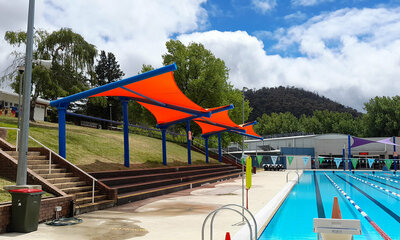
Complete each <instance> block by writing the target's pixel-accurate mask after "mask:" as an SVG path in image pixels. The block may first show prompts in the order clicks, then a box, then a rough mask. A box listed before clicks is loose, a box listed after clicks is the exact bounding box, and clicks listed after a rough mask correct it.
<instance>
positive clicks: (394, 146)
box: [389, 136, 397, 172]
mask: <svg viewBox="0 0 400 240" xmlns="http://www.w3.org/2000/svg"><path fill="white" fill-rule="evenodd" d="M393 143H394V144H396V137H395V136H393ZM395 152H396V145H393V155H394V153H395ZM393 159H394V171H395V172H396V171H397V157H394V156H393ZM389 170H390V169H389Z"/></svg>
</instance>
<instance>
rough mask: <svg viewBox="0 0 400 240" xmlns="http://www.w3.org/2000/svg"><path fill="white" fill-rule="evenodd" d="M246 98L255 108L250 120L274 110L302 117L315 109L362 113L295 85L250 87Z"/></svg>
mask: <svg viewBox="0 0 400 240" xmlns="http://www.w3.org/2000/svg"><path fill="white" fill-rule="evenodd" d="M245 98H246V99H248V100H249V101H250V107H252V108H253V111H252V112H251V114H250V116H249V121H253V120H256V119H257V117H261V116H262V114H263V113H266V114H271V113H273V112H276V113H279V112H282V113H284V112H291V113H292V114H293V115H294V116H296V117H300V116H301V115H302V114H305V115H306V116H311V115H312V114H313V112H314V111H315V110H329V111H335V112H348V113H350V114H352V115H353V116H360V115H361V113H360V112H358V111H357V110H355V109H353V108H350V107H345V106H343V105H342V104H339V103H337V102H334V101H332V100H330V99H328V98H326V97H323V96H319V95H318V94H316V93H313V92H310V91H305V90H303V89H299V88H295V87H282V86H280V87H275V88H265V87H264V88H261V89H258V90H255V89H249V90H247V91H246V92H245Z"/></svg>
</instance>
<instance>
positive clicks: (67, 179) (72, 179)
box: [47, 177, 79, 184]
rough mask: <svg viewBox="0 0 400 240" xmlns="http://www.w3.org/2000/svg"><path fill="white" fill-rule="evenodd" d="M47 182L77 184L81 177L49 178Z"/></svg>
mask: <svg viewBox="0 0 400 240" xmlns="http://www.w3.org/2000/svg"><path fill="white" fill-rule="evenodd" d="M47 181H49V182H50V183H53V184H56V183H66V182H77V181H79V177H60V178H48V179H47Z"/></svg>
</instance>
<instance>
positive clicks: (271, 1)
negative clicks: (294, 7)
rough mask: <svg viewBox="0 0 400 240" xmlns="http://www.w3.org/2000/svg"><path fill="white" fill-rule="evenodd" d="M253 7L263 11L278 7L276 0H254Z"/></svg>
mask: <svg viewBox="0 0 400 240" xmlns="http://www.w3.org/2000/svg"><path fill="white" fill-rule="evenodd" d="M251 4H252V5H253V7H254V8H255V9H256V10H257V11H260V12H261V13H263V14H264V13H266V12H268V11H270V10H272V9H274V8H275V7H276V0H252V1H251Z"/></svg>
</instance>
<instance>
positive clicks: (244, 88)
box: [242, 87, 247, 223]
mask: <svg viewBox="0 0 400 240" xmlns="http://www.w3.org/2000/svg"><path fill="white" fill-rule="evenodd" d="M246 90H247V87H243V89H242V96H243V101H242V102H243V105H242V124H244V91H246ZM243 158H244V136H242V159H243ZM242 206H243V207H244V164H243V161H242ZM242 215H243V217H242V222H243V223H244V209H243V208H242Z"/></svg>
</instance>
